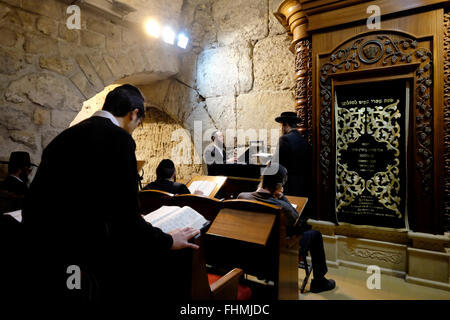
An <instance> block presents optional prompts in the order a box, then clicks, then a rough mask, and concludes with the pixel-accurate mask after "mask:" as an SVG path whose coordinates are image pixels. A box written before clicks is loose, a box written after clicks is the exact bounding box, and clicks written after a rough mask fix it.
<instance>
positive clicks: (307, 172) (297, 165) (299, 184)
mask: <svg viewBox="0 0 450 320" xmlns="http://www.w3.org/2000/svg"><path fill="white" fill-rule="evenodd" d="M275 121H277V122H279V123H281V124H282V127H281V129H282V132H283V135H282V136H281V137H280V139H279V141H278V146H277V152H276V154H275V156H274V159H275V161H278V162H279V163H280V164H281V165H283V166H284V167H285V168H286V169H287V171H288V180H287V182H286V184H285V186H284V193H285V194H287V195H291V196H301V197H309V196H310V188H311V150H310V147H309V145H308V141H307V140H306V138H305V137H304V136H303V135H302V134H301V133H299V132H298V131H297V123H298V122H300V118H298V117H297V114H296V113H295V112H283V113H281V115H280V116H279V117H277V118H276V119H275Z"/></svg>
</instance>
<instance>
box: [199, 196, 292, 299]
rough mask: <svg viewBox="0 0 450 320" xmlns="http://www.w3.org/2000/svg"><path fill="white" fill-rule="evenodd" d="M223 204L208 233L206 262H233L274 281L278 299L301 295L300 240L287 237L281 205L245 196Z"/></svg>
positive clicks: (252, 273) (214, 263)
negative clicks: (245, 198) (299, 273)
mask: <svg viewBox="0 0 450 320" xmlns="http://www.w3.org/2000/svg"><path fill="white" fill-rule="evenodd" d="M222 207H223V209H222V210H221V211H220V212H219V214H218V215H217V218H216V220H215V222H213V225H211V227H210V229H209V231H208V232H207V234H206V236H207V237H206V238H205V243H206V250H207V251H206V253H207V256H206V261H207V263H208V264H210V265H212V266H217V267H221V266H224V267H225V266H227V267H230V266H231V265H234V266H236V267H239V268H242V269H243V270H244V272H245V273H246V274H250V275H253V276H256V277H257V278H259V279H262V280H266V282H268V281H273V283H274V287H273V293H272V294H271V296H272V297H273V298H275V299H288V300H292V299H294V300H296V299H298V244H299V242H298V238H295V237H291V238H287V236H286V235H287V233H286V222H285V217H284V214H282V208H281V207H278V206H275V205H272V204H268V203H265V202H259V201H254V200H244V199H237V200H224V201H222ZM271 215H274V216H275V217H272V218H271V217H270V216H271ZM268 225H269V227H270V229H267V226H268ZM262 234H265V235H266V238H264V239H263V237H261V235H262ZM218 252H220V254H218Z"/></svg>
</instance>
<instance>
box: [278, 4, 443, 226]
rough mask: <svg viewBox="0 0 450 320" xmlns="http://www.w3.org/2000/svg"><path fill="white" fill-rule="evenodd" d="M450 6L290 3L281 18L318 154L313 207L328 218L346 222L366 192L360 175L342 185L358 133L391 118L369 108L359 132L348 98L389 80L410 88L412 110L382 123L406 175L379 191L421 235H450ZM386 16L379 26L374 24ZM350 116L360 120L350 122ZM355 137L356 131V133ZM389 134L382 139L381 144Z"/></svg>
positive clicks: (298, 99) (299, 100) (298, 100)
mask: <svg viewBox="0 0 450 320" xmlns="http://www.w3.org/2000/svg"><path fill="white" fill-rule="evenodd" d="M449 9H450V5H449V1H445V0H402V1H391V0H375V1H367V0H342V1H336V0H286V1H283V2H282V3H281V4H280V6H279V8H278V11H277V12H275V13H274V14H275V16H276V17H277V19H278V20H279V21H280V23H281V24H282V25H283V26H284V27H285V28H286V30H287V31H288V33H289V34H290V35H291V36H292V42H291V46H290V48H289V49H290V50H291V51H292V52H293V53H294V54H295V72H296V86H295V109H296V111H297V114H298V115H299V117H300V118H301V119H302V122H301V123H300V125H301V130H303V131H304V132H305V133H306V135H307V137H308V141H309V142H310V143H311V145H312V147H313V150H314V152H313V159H312V165H313V172H314V181H315V186H314V187H315V190H314V191H315V192H314V194H315V196H314V198H313V199H311V201H312V203H313V206H314V207H315V212H316V217H317V218H318V219H321V220H327V221H332V222H336V216H337V217H338V219H337V220H339V214H338V215H336V212H337V210H338V209H337V208H339V205H342V204H343V203H342V201H344V202H345V197H346V195H345V194H347V195H349V197H350V196H351V197H352V196H354V194H356V193H358V192H361V191H358V190H357V189H358V188H356V187H355V186H353V187H352V188H353V189H352V188H350V187H348V185H346V183H347V182H345V181H344V179H347V180H346V181H350V180H352V179H353V181H357V180H358V179H359V180H358V181H360V180H361V179H360V177H357V178H354V177H352V176H351V175H352V174H353V173H351V174H348V173H346V174H347V176H345V175H344V178H342V174H341V173H342V170H343V171H346V170H348V171H349V172H350V169H348V167H349V166H350V165H349V164H348V163H345V164H342V163H341V162H340V161H341V157H342V155H343V153H344V152H343V151H348V148H349V147H348V146H349V144H346V143H347V142H348V143H350V142H351V143H355V141H356V140H357V139H356V138H355V139H353V138H354V135H357V136H358V135H362V133H361V130H362V131H364V130H366V131H364V134H366V133H367V132H368V131H367V130H368V129H367V125H368V123H369V122H370V121H372V122H371V123H372V124H373V123H375V122H376V121H381V120H380V119H382V116H380V117H381V118H380V117H379V118H377V119H375V120H373V119H372V120H370V119H368V118H370V117H372V116H371V113H370V112H371V111H368V110H381V109H380V108H381V106H374V107H373V108H372V109H370V108H369V107H367V108H366V109H364V110H365V111H366V114H365V115H364V117H365V118H364V117H363V116H361V112H360V116H361V117H363V118H364V119H365V120H363V121H362V122H360V124H359V125H360V128H359V129H357V128H351V122H352V121H353V120H354V119H355V117H357V115H356V114H357V112H356V111H355V109H351V108H347V109H345V108H344V109H345V110H344V109H343V108H341V107H342V101H340V100H339V98H340V97H341V98H342V97H343V96H345V95H343V93H344V92H350V93H351V92H352V91H351V88H353V92H354V94H355V97H356V96H358V97H359V96H361V94H362V92H361V91H363V90H366V91H367V90H368V91H369V93H370V89H371V87H372V89H373V90H376V88H377V85H376V84H377V83H380V82H381V83H384V85H385V86H387V87H392V86H394V85H399V86H400V87H399V88H402V89H398V90H397V91H398V92H405V95H404V96H405V99H404V101H403V107H400V105H398V106H399V110H397V111H395V113H394V112H393V113H392V114H390V118H389V114H388V116H387V118H389V119H387V118H386V119H387V120H386V119H385V120H386V121H385V123H384V125H383V124H379V125H380V126H384V130H385V131H386V130H387V131H386V132H385V133H384V139H387V138H386V137H388V136H390V135H391V136H395V135H397V136H398V137H397V138H398V139H397V140H398V141H397V142H395V141H394V143H393V144H390V145H389V144H385V145H387V149H389V148H391V147H392V146H393V145H394V147H392V149H395V150H396V152H397V153H396V154H397V155H400V156H398V158H396V160H395V161H398V162H397V167H396V168H394V169H393V170H398V171H396V172H399V173H396V174H395V176H396V177H399V182H398V184H395V185H394V184H393V183H391V185H390V186H389V187H381V186H378V187H379V189H378V190H382V188H384V191H379V193H378V194H379V195H380V199H381V197H383V201H384V204H383V205H384V206H385V207H386V208H387V207H389V205H388V204H389V201H390V202H392V203H393V204H394V205H393V207H395V206H397V207H399V208H400V207H401V208H402V212H401V213H399V215H401V216H402V217H403V218H404V221H406V224H405V227H408V223H409V228H410V229H411V230H413V231H417V232H426V233H435V234H437V233H443V232H450V151H449V149H450V148H449V147H450V110H449V105H450V78H449V73H450V71H449V68H450V10H449ZM377 15H379V18H380V19H379V24H378V25H377V24H376V23H374V22H376V21H378V20H376V18H375V16H377ZM352 86H353V87H352ZM364 86H365V87H364ZM345 88H347V89H349V88H350V91H349V90H347V89H346V90H347V91H346V90H344V89H345ZM360 88H366V89H361V90H360ZM402 90H403V91H402ZM374 92H375V91H374ZM337 93H338V94H337ZM376 94H377V95H379V92H377V93H376ZM357 100H358V99H355V101H357ZM363 100H364V99H363ZM368 100H370V99H368ZM338 101H340V102H338ZM361 101H362V100H361V99H360V101H359V102H360V103H361ZM380 101H381V100H380ZM376 108H379V109H376ZM349 112H353V113H354V114H353V115H352V116H351V117H348V118H345V117H343V114H348V113H349ZM377 112H378V111H377ZM380 112H381V111H380ZM372 113H373V112H372ZM394 115H395V117H396V118H397V120H395V121H396V122H395V121H393V116H394ZM352 117H353V118H352ZM372 118H374V117H372ZM349 119H352V120H349ZM347 120H348V121H347ZM373 121H375V122H373ZM369 126H370V125H369ZM394 127H395V128H394ZM397 127H398V128H397ZM364 128H365V129H364ZM386 128H388V129H386ZM389 128H390V129H389ZM349 130H353V133H351V134H348V131H349ZM389 130H391V131H389ZM398 130H400V131H401V134H398ZM346 132H347V133H346ZM346 135H347V136H346ZM381 135H383V134H381ZM381 135H380V134H378V137H377V136H376V135H374V134H373V135H372V136H373V137H374V138H371V139H378V138H380V136H381ZM349 137H350V138H349ZM346 139H347V141H345V140H346ZM352 139H353V140H352ZM380 139H381V138H380ZM380 139H378V140H377V141H379V140H380ZM343 141H344V142H345V143H344V144H343ZM349 141H350V142H349ZM373 143H379V142H373ZM343 145H344V147H342V146H343ZM369 156H370V155H369ZM361 161H365V160H361ZM374 162H375V160H374ZM399 163H400V164H399ZM388 167H389V170H391V169H392V168H393V167H395V166H390V165H388ZM342 168H344V169H342ZM386 170H387V169H386ZM339 177H341V178H342V179H341V180H339ZM390 177H392V175H391V176H388V175H386V176H385V177H384V178H380V177H378V178H374V179H372V180H371V182H372V185H373V184H374V182H373V181H375V180H376V181H377V182H375V184H376V183H378V182H379V183H381V182H380V181H381V180H382V179H385V180H386V181H388V180H389V181H390V182H392V181H391V180H390ZM377 179H378V180H377ZM400 180H401V181H400ZM340 181H342V185H341V184H340ZM363 182H364V183H365V184H364V183H363V184H362V185H363V187H362V189H364V188H366V189H367V188H368V186H369V184H370V183H369V182H367V181H365V180H364V181H363ZM386 188H390V189H391V191H389V192H388V193H389V195H388V196H387V195H386V194H383V196H381V194H382V193H383V192H387V191H386V190H385V189H386ZM362 189H359V190H362ZM394 189H395V190H394ZM392 190H394V191H392ZM399 190H400V191H399ZM402 192H403V193H402ZM352 193H353V195H352ZM387 198H390V199H387ZM343 199H344V200H343ZM340 201H341V202H340ZM358 201H359V200H358ZM394 202H396V203H394ZM344 204H345V205H347V203H344Z"/></svg>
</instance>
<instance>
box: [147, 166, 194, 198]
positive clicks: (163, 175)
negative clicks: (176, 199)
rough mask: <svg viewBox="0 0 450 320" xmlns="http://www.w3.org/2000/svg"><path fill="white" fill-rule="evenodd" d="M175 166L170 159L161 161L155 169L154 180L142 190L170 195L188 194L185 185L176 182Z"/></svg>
mask: <svg viewBox="0 0 450 320" xmlns="http://www.w3.org/2000/svg"><path fill="white" fill-rule="evenodd" d="M176 174H177V173H176V170H175V164H174V163H173V161H172V160H170V159H163V160H161V162H160V163H159V164H158V167H157V168H156V180H155V181H153V182H150V183H149V184H147V185H146V186H145V187H144V190H150V189H151V190H161V191H165V192H169V193H172V194H190V193H191V192H190V191H189V189H188V188H187V187H186V185H184V184H182V183H179V182H176V179H177V178H176Z"/></svg>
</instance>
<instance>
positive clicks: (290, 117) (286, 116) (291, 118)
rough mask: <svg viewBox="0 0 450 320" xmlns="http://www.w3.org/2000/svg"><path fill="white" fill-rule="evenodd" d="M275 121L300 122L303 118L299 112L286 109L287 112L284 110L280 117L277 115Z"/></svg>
mask: <svg viewBox="0 0 450 320" xmlns="http://www.w3.org/2000/svg"><path fill="white" fill-rule="evenodd" d="M275 121H276V122H279V123H283V122H287V123H298V122H300V121H302V119H300V118H299V117H297V114H296V113H295V112H292V111H286V112H282V113H281V115H280V116H279V117H276V118H275Z"/></svg>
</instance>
